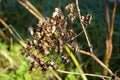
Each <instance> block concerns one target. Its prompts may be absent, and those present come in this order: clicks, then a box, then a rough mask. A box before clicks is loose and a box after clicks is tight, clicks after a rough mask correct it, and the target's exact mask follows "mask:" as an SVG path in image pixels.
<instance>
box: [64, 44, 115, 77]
mask: <svg viewBox="0 0 120 80" xmlns="http://www.w3.org/2000/svg"><path fill="white" fill-rule="evenodd" d="M66 46H68V47H69V48H70V49H72V50H74V49H73V48H72V47H71V45H69V44H66ZM77 52H79V53H82V54H85V55H88V56H91V57H92V58H93V59H94V60H95V61H96V62H97V63H98V64H99V65H101V66H102V67H103V68H104V69H105V70H107V71H108V72H109V73H110V75H111V76H114V73H113V72H112V71H111V70H110V69H109V68H108V67H107V66H106V65H105V64H104V63H103V62H102V61H100V60H99V59H98V58H97V57H96V56H95V55H94V53H90V52H87V51H84V50H79V49H78V50H77Z"/></svg>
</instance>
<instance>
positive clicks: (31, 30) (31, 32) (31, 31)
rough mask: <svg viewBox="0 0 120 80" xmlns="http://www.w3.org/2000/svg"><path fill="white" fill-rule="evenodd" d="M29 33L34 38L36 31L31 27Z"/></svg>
mask: <svg viewBox="0 0 120 80" xmlns="http://www.w3.org/2000/svg"><path fill="white" fill-rule="evenodd" d="M28 31H29V32H30V35H31V36H33V35H34V30H33V28H32V27H29V28H28Z"/></svg>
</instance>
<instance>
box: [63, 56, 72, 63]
mask: <svg viewBox="0 0 120 80" xmlns="http://www.w3.org/2000/svg"><path fill="white" fill-rule="evenodd" d="M62 62H63V63H65V64H68V63H70V62H71V61H70V58H69V56H68V55H63V56H62Z"/></svg>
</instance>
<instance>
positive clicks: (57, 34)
mask: <svg viewBox="0 0 120 80" xmlns="http://www.w3.org/2000/svg"><path fill="white" fill-rule="evenodd" d="M66 10H67V11H69V12H70V13H69V14H68V15H67V17H65V16H64V15H63V13H62V11H61V10H60V9H59V8H55V12H54V13H53V15H52V17H51V18H48V17H47V18H45V19H44V20H43V19H42V20H40V21H39V23H38V25H37V27H36V28H29V29H28V30H29V32H30V34H31V36H32V37H33V40H29V41H28V43H27V45H28V46H27V48H26V49H25V51H24V55H25V56H31V57H32V58H33V59H34V60H33V62H32V63H31V67H30V71H34V70H35V69H37V68H38V67H41V69H42V71H44V72H45V71H47V70H48V67H49V66H51V67H52V68H53V69H55V70H56V69H57V68H58V66H57V62H56V61H55V60H54V58H53V59H50V60H49V61H48V60H45V58H43V57H47V56H48V55H53V56H54V55H56V54H57V55H58V56H60V57H61V60H62V62H63V63H65V64H67V63H70V58H69V56H68V55H67V54H66V52H65V51H63V46H64V44H66V43H67V42H68V40H71V39H73V38H74V37H75V36H76V34H75V32H74V30H73V29H72V28H70V27H69V26H67V24H68V21H67V20H68V19H69V20H71V22H73V21H74V19H75V18H76V14H75V5H74V4H69V5H68V6H66ZM88 18H89V16H88ZM87 20H88V19H87V17H86V20H85V21H84V22H85V23H86V24H87V23H89V22H86V21H87ZM51 53H52V54H51ZM41 55H42V56H41Z"/></svg>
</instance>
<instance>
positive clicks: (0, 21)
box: [0, 18, 26, 47]
mask: <svg viewBox="0 0 120 80" xmlns="http://www.w3.org/2000/svg"><path fill="white" fill-rule="evenodd" d="M0 23H1V24H2V25H3V26H4V27H5V28H6V29H8V31H9V32H10V34H11V35H12V36H13V37H14V38H15V39H16V40H17V41H18V42H19V43H20V44H21V45H22V46H24V47H26V44H25V43H24V42H23V41H21V40H20V39H19V38H18V37H17V36H16V35H15V34H14V32H13V31H12V30H11V28H10V27H9V25H8V24H7V23H5V21H4V20H2V19H1V18H0Z"/></svg>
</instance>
